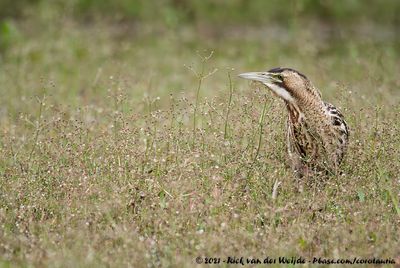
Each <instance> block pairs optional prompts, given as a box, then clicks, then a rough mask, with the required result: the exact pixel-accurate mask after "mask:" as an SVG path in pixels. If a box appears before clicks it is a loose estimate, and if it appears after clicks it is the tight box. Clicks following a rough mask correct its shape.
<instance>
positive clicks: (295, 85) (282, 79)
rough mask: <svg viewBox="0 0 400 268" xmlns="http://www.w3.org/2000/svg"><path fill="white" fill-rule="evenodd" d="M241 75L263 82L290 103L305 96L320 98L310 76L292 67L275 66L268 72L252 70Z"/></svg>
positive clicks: (240, 75)
mask: <svg viewBox="0 0 400 268" xmlns="http://www.w3.org/2000/svg"><path fill="white" fill-rule="evenodd" d="M239 77H242V78H245V79H249V80H252V81H257V82H261V83H262V84H264V85H265V86H267V87H268V88H269V89H271V90H272V91H273V92H274V93H275V94H276V95H278V96H279V97H281V98H282V99H284V100H285V101H287V102H289V103H293V102H296V100H298V99H303V98H318V99H320V98H321V96H320V93H319V92H318V90H317V89H315V88H314V86H313V85H312V83H311V82H310V80H308V78H307V77H306V76H305V75H303V74H301V73H299V72H298V71H296V70H293V69H290V68H274V69H271V70H269V71H268V72H250V73H242V74H239Z"/></svg>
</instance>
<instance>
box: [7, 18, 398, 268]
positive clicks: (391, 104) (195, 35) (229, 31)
mask: <svg viewBox="0 0 400 268" xmlns="http://www.w3.org/2000/svg"><path fill="white" fill-rule="evenodd" d="M35 23H36V24H35ZM33 24H35V25H33ZM18 27H19V29H20V30H19V34H21V32H22V33H23V36H24V38H22V37H20V36H19V35H18V33H16V34H15V36H14V37H12V38H14V39H13V40H14V41H13V45H12V46H9V47H8V48H7V53H5V54H3V55H2V57H1V59H0V60H1V63H0V64H1V69H0V94H1V98H0V123H1V125H0V176H1V180H0V189H1V191H0V224H1V228H0V264H1V265H0V266H4V267H7V266H37V267H43V266H53V267H66V266H67V267H68V266H69V267H76V266H82V267H98V266H100V267H101V266H131V267H146V266H147V267H149V266H150V267H151V266H159V265H162V266H176V267H192V266H193V265H195V258H196V257H197V256H202V257H221V258H227V257H228V256H236V257H240V256H243V257H250V256H252V257H254V258H260V259H264V258H265V257H267V256H269V257H270V258H278V257H279V256H286V257H291V256H297V257H303V258H307V259H310V260H312V258H313V257H325V258H354V257H359V258H373V257H376V258H382V259H386V258H391V259H394V258H396V257H399V256H400V246H399V245H400V228H399V226H400V205H399V200H400V175H399V174H400V161H399V156H400V135H399V132H400V123H399V117H400V105H399V103H400V91H399V87H400V78H399V73H400V64H399V62H400V40H399V39H398V34H397V35H396V32H393V31H390V30H387V29H385V28H374V27H373V26H371V25H365V27H360V28H357V29H353V30H351V29H348V30H347V31H346V32H344V33H343V32H335V31H332V29H330V28H329V27H324V26H321V25H318V24H317V23H316V24H310V25H309V27H307V28H305V29H297V28H295V27H294V28H291V29H286V28H282V27H280V26H271V25H270V26H268V27H262V28H259V27H258V28H252V27H231V28H230V27H224V28H223V29H219V28H218V27H209V26H207V25H198V26H196V27H182V28H176V29H172V30H171V29H164V30H160V29H159V28H153V27H151V26H148V25H140V24H139V25H135V26H132V25H130V24H127V25H125V24H124V23H120V24H102V23H101V22H97V23H94V24H90V23H89V24H77V23H76V22H74V21H70V20H68V19H65V20H63V19H60V20H59V22H56V23H54V24H40V21H34V22H31V21H25V22H21V24H20V25H18ZM21 35H22V34H21ZM211 52H213V53H212V55H211ZM209 55H211V57H208V56H209ZM277 66H288V67H293V68H295V69H298V70H300V71H301V72H303V73H305V74H306V75H307V76H308V77H309V78H310V79H311V80H312V81H313V82H314V84H315V85H316V86H317V87H319V88H320V89H321V91H322V94H323V96H324V99H326V100H327V101H329V102H332V103H334V104H335V105H337V106H339V107H341V109H342V111H343V113H344V114H345V116H346V119H347V121H348V123H349V126H350V129H351V140H350V146H349V150H348V154H347V158H346V160H345V162H344V164H343V174H342V175H340V176H338V177H334V178H331V179H330V180H329V181H328V182H327V183H326V184H325V185H323V186H320V187H310V188H305V190H304V191H303V192H298V191H297V188H296V186H297V184H296V182H295V181H294V178H293V175H292V173H291V171H290V170H289V169H288V168H287V167H286V164H285V159H286V147H285V146H286V144H285V141H286V140H285V122H286V112H285V110H284V106H283V105H282V103H281V101H279V100H277V99H276V98H274V97H273V96H272V95H271V94H270V93H269V92H268V91H266V90H265V89H258V88H257V87H254V86H251V85H249V84H248V83H247V82H246V81H241V80H239V79H238V78H237V77H236V75H237V74H238V73H240V72H244V71H253V70H267V69H269V68H272V67H277ZM229 77H230V78H229ZM278 182H280V185H279V187H278V188H277V196H276V198H273V196H272V192H273V188H274V185H275V184H278ZM205 266H208V265H205Z"/></svg>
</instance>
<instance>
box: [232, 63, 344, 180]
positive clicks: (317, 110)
mask: <svg viewBox="0 0 400 268" xmlns="http://www.w3.org/2000/svg"><path fill="white" fill-rule="evenodd" d="M239 76H240V77H242V78H245V79H249V80H253V81H257V82H261V83H262V84H264V85H265V86H266V87H267V88H269V89H270V90H271V91H272V92H273V93H274V94H276V95H277V96H279V97H280V98H282V99H283V101H284V102H285V104H286V108H287V110H288V124H287V142H288V152H289V158H290V164H291V166H292V168H293V170H294V172H295V174H296V175H297V176H298V177H304V176H310V175H314V174H321V173H324V174H326V173H331V174H332V173H335V172H336V171H337V170H338V166H339V164H340V162H341V161H342V159H343V156H344V154H345V152H346V148H347V143H348V139H349V131H348V128H347V124H346V122H345V120H344V118H343V115H342V113H341V112H340V111H339V110H338V109H337V108H336V107H335V106H333V105H332V104H330V103H327V102H324V101H323V100H322V98H321V93H320V92H319V91H318V89H317V88H316V87H314V85H313V84H312V83H311V81H310V80H308V78H307V77H306V76H305V75H303V74H301V73H299V72H298V71H296V70H293V69H290V68H274V69H271V70H269V71H268V72H251V73H243V74H240V75H239Z"/></svg>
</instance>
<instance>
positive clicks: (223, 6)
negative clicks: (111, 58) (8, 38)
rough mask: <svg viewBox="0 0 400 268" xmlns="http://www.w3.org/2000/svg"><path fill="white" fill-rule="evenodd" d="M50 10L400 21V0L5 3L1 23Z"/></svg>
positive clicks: (178, 19) (229, 20)
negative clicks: (36, 9) (28, 13)
mask: <svg viewBox="0 0 400 268" xmlns="http://www.w3.org/2000/svg"><path fill="white" fill-rule="evenodd" d="M49 7H51V8H54V7H56V8H58V9H59V10H60V11H62V12H67V13H71V15H74V16H76V17H77V18H81V19H93V18H101V19H128V20H129V19H132V20H140V21H151V22H163V23H168V24H180V23H199V22H208V23H221V24H236V23H250V24H251V23H254V24H255V23H270V22H278V23H284V22H288V21H289V22H290V19H291V18H292V17H293V16H299V17H302V18H306V19H318V20H323V21H325V22H327V23H333V24H352V23H358V22H360V21H362V20H368V21H370V22H373V23H379V24H387V25H393V24H398V23H399V21H400V17H399V16H398V14H399V13H400V2H399V1H397V0H383V1H363V0H348V1H335V0H289V1H280V0H270V1H264V0H252V1H247V0H220V1H213V0H161V1H155V0H152V1H143V0H115V1H107V0H71V1H61V0H54V1H48V0H19V1H11V0H1V1H0V19H4V18H10V17H19V16H22V15H24V13H26V10H27V9H35V8H42V9H46V8H49Z"/></svg>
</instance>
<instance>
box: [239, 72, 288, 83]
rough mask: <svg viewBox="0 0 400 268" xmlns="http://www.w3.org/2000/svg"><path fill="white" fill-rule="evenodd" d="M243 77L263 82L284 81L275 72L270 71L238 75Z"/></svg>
mask: <svg viewBox="0 0 400 268" xmlns="http://www.w3.org/2000/svg"><path fill="white" fill-rule="evenodd" d="M238 76H239V77H241V78H244V79H249V80H252V81H258V82H261V83H263V84H274V83H282V80H281V79H280V78H279V77H278V76H277V74H275V73H269V72H249V73H242V74H239V75H238Z"/></svg>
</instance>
